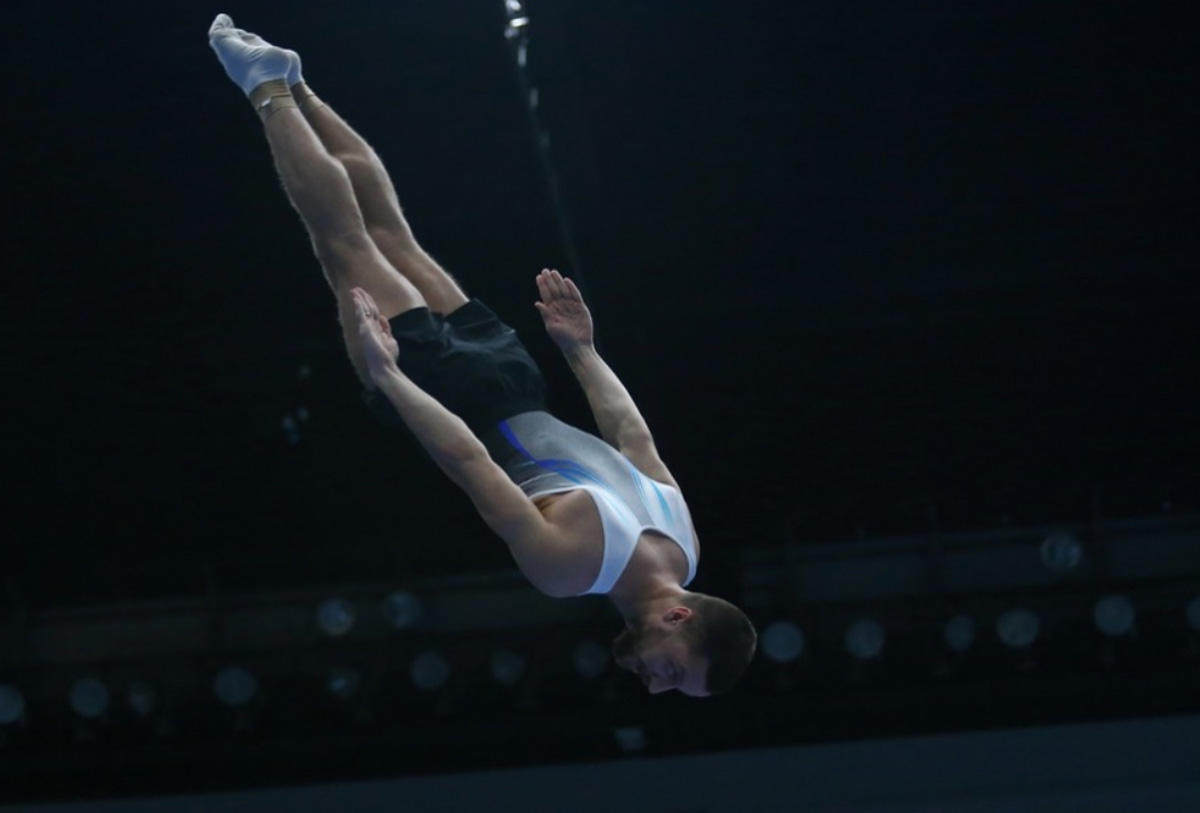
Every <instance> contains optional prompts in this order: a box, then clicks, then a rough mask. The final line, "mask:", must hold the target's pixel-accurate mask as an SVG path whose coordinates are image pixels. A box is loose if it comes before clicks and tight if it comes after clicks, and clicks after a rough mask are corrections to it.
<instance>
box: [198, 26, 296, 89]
mask: <svg viewBox="0 0 1200 813" xmlns="http://www.w3.org/2000/svg"><path fill="white" fill-rule="evenodd" d="M208 44H209V45H211V46H212V49H213V50H214V51H216V52H217V58H218V59H219V60H221V64H222V65H223V66H224V67H225V73H227V74H228V75H229V78H230V79H232V80H233V81H234V83H235V84H236V85H237V86H238V87H240V88H241V89H242V92H243V93H245V94H246V95H247V96H249V95H250V92H251V91H253V90H254V89H255V88H256V87H258V86H259V85H261V84H262V83H263V82H266V81H268V80H270V79H286V80H287V83H288V87H291V86H292V85H294V84H296V83H297V82H299V81H301V80H302V78H303V77H302V76H301V74H300V55H299V54H297V53H296V52H295V51H289V50H287V49H286V48H280V47H278V46H275V45H272V44H271V43H269V42H267V41H266V40H264V39H263V38H262V37H260V36H258V35H257V34H251V33H250V32H249V31H243V30H242V29H240V28H234V27H233V20H232V19H230V17H229V15H228V14H218V15H217V16H216V19H214V20H213V23H212V26H210V27H209V29H208Z"/></svg>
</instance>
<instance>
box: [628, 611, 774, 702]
mask: <svg viewBox="0 0 1200 813" xmlns="http://www.w3.org/2000/svg"><path fill="white" fill-rule="evenodd" d="M757 646H758V633H756V632H755V630H754V625H753V624H752V623H751V622H750V619H749V618H747V617H746V614H745V613H744V612H742V611H741V610H739V609H738V608H737V607H735V606H734V605H733V604H730V603H729V602H728V601H725V600H724V599H720V598H717V597H716V596H710V595H707V594H705V593H692V592H689V593H686V594H685V595H684V596H682V597H681V598H679V599H678V600H677V601H675V602H673V603H672V606H671V607H670V608H669V609H665V610H663V611H661V612H653V613H649V614H647V615H644V616H642V617H640V618H637V619H635V620H633V621H631V622H630V623H629V625H628V626H627V627H626V629H624V630H622V631H621V633H620V634H619V635H617V637H616V638H615V639H614V640H613V644H612V653H613V659H614V660H615V661H616V662H617V665H618V666H620V667H621V668H622V669H627V670H629V671H630V672H633V673H634V674H636V675H637V676H638V677H639V678H640V679H641V681H642V683H643V684H645V686H646V689H647V690H648V691H649V692H650V693H651V694H658V693H659V692H667V691H671V690H678V691H680V692H683V693H684V694H686V695H691V696H692V697H707V696H709V695H714V694H721V693H723V692H727V691H729V690H730V689H732V688H733V686H734V684H736V683H737V682H738V680H739V679H740V678H741V676H742V673H743V672H745V671H746V667H747V666H749V665H750V661H751V659H752V658H753V657H754V650H755V649H756V647H757Z"/></svg>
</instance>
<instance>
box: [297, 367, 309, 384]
mask: <svg viewBox="0 0 1200 813" xmlns="http://www.w3.org/2000/svg"><path fill="white" fill-rule="evenodd" d="M296 375H297V377H298V378H299V379H300V380H301V381H303V380H305V379H306V378H309V377H310V376H311V375H312V366H311V365H309V364H301V365H300V369H298V370H297V371H296Z"/></svg>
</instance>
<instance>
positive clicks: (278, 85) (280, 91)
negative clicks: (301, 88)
mask: <svg viewBox="0 0 1200 813" xmlns="http://www.w3.org/2000/svg"><path fill="white" fill-rule="evenodd" d="M250 104H252V105H253V106H254V112H256V113H258V117H259V118H260V119H262V120H263V121H264V122H265V121H266V120H267V119H269V118H270V117H271V116H272V115H274V114H275V113H277V112H279V111H280V110H283V109H284V108H287V107H296V106H297V105H296V100H295V99H294V98H292V94H291V91H289V90H288V86H287V81H286V80H284V79H268V80H267V81H266V82H263V83H262V84H261V85H259V86H258V87H256V88H254V89H253V90H251V91H250Z"/></svg>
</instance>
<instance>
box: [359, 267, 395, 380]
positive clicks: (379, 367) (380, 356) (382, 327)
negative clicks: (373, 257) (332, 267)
mask: <svg viewBox="0 0 1200 813" xmlns="http://www.w3.org/2000/svg"><path fill="white" fill-rule="evenodd" d="M351 295H352V296H353V297H354V315H355V317H356V318H357V319H358V337H359V342H360V344H361V346H362V351H363V356H364V358H365V360H366V362H367V371H368V372H369V373H370V374H371V378H372V379H374V380H376V381H378V380H379V379H380V378H382V377H386V376H388V375H391V374H393V373H396V372H399V367H398V366H397V365H396V357H397V356H398V355H399V354H400V348H399V346H398V345H397V344H396V339H395V338H394V337H393V336H392V329H391V327H389V326H388V321H387V319H384V318H383V314H381V313H380V312H379V306H378V305H377V304H375V300H374V299H372V298H371V295H370V294H369V293H367V292H366V291H364V290H363V289H362V288H355V289H353V290H352V291H351Z"/></svg>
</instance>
